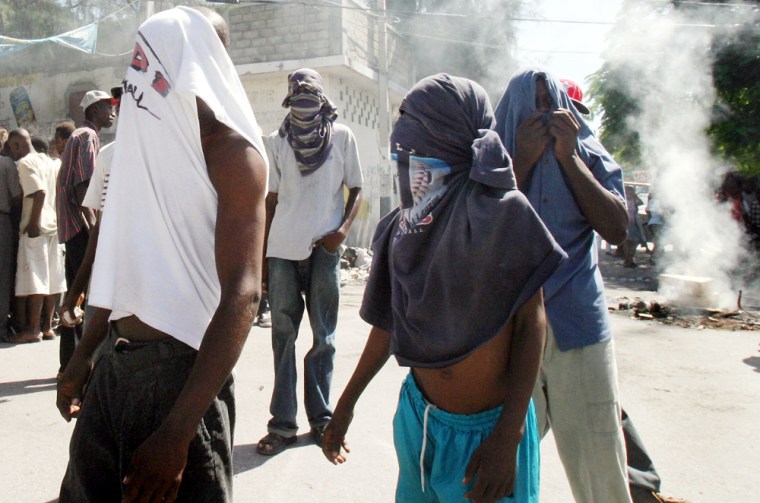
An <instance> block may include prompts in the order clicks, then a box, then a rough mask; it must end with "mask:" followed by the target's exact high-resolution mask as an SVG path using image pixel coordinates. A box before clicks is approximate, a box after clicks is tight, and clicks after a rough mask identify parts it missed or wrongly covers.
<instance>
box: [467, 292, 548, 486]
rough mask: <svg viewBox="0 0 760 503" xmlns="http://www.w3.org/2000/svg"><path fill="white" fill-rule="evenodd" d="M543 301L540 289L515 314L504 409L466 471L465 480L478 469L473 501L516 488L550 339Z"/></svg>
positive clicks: (473, 475)
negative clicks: (530, 410)
mask: <svg viewBox="0 0 760 503" xmlns="http://www.w3.org/2000/svg"><path fill="white" fill-rule="evenodd" d="M543 301H544V299H543V293H542V292H541V290H539V291H538V292H537V293H536V294H535V295H533V297H532V298H531V299H530V300H528V302H526V303H525V304H524V305H523V306H522V307H521V308H520V309H519V310H518V311H517V313H516V314H515V318H514V321H513V323H514V325H513V333H512V341H511V344H510V349H509V368H508V369H507V379H508V381H507V382H509V388H508V391H507V394H506V396H505V398H504V409H503V411H502V413H501V416H500V417H499V421H498V423H496V426H495V427H494V429H493V431H492V432H491V435H490V436H489V437H488V438H487V439H486V440H485V441H483V443H482V444H481V445H480V447H478V449H477V450H476V451H475V452H474V453H473V455H472V457H471V458H470V462H469V464H468V465H467V470H466V472H465V480H464V483H465V484H469V483H470V482H471V481H472V479H473V477H475V474H476V473H477V479H476V482H475V486H474V487H473V488H472V490H471V491H469V492H468V493H467V494H465V497H466V498H468V499H472V500H473V501H494V500H498V499H500V498H503V497H505V496H508V495H509V494H511V492H512V491H513V489H514V482H515V470H516V462H517V447H518V445H519V444H520V441H521V440H522V437H523V432H524V426H525V414H526V412H527V410H528V404H529V403H530V397H531V395H532V394H533V388H534V386H535V384H536V379H537V377H538V372H539V369H540V367H541V357H542V354H543V351H544V344H545V342H546V316H545V313H544V303H543Z"/></svg>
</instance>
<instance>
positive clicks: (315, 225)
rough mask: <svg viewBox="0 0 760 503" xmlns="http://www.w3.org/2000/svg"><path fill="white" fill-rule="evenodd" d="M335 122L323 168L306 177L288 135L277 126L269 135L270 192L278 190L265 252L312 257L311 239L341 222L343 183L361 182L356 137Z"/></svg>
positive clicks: (357, 184)
mask: <svg viewBox="0 0 760 503" xmlns="http://www.w3.org/2000/svg"><path fill="white" fill-rule="evenodd" d="M333 127H334V129H333V138H332V139H333V143H332V148H331V149H330V154H329V155H328V157H327V159H326V160H325V162H324V164H322V166H320V167H319V169H317V170H316V171H315V172H313V173H310V174H308V175H306V176H304V175H302V174H301V172H300V171H299V169H298V165H297V164H296V156H295V154H294V153H293V149H292V148H291V146H290V144H289V143H288V139H287V137H281V136H280V135H279V133H278V131H275V132H274V133H272V134H271V135H269V136H268V137H267V153H268V155H269V165H270V172H269V192H276V193H277V208H276V210H275V212H274V219H273V220H272V227H271V229H270V230H269V241H268V244H267V257H277V258H283V259H287V260H303V259H305V258H308V257H309V256H310V255H311V251H312V244H313V243H314V242H315V241H317V240H318V239H319V238H321V237H322V236H324V235H325V234H329V233H330V232H333V231H336V230H337V229H338V228H339V227H340V226H341V224H342V223H343V213H344V212H345V204H344V199H343V187H344V186H345V187H348V188H357V187H361V186H362V183H363V178H362V170H361V164H360V163H359V149H358V148H357V145H356V139H355V138H354V135H353V133H352V132H351V130H350V129H349V128H348V127H346V126H344V125H343V124H337V123H336V124H333Z"/></svg>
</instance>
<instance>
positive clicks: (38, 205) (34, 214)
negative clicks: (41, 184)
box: [22, 190, 45, 238]
mask: <svg viewBox="0 0 760 503" xmlns="http://www.w3.org/2000/svg"><path fill="white" fill-rule="evenodd" d="M26 197H30V198H32V211H31V213H30V215H29V223H28V224H27V225H26V229H23V231H22V232H25V233H26V235H27V236H29V237H30V238H36V237H38V236H39V235H40V215H42V206H43V205H44V204H45V191H43V190H38V191H37V192H35V193H34V194H29V195H28V196H26Z"/></svg>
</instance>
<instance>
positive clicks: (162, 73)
mask: <svg viewBox="0 0 760 503" xmlns="http://www.w3.org/2000/svg"><path fill="white" fill-rule="evenodd" d="M137 34H138V36H139V37H140V38H141V39H142V43H140V42H139V41H138V42H136V43H135V50H134V52H133V53H132V62H131V63H130V64H129V66H130V68H132V69H133V70H135V71H137V72H140V73H148V71H149V70H153V72H154V74H153V82H151V87H152V88H153V89H154V90H155V91H156V92H157V93H158V94H160V95H161V96H162V97H164V98H166V97H167V96H168V95H169V93H171V91H172V85H171V82H169V80H168V79H167V77H166V75H167V72H166V68H165V67H164V65H163V63H161V59H160V58H159V57H158V55H157V54H156V52H155V51H154V50H153V48H152V47H151V46H150V43H149V42H148V40H147V39H146V38H145V36H144V35H143V34H142V33H140V32H138V33H137ZM143 46H144V47H146V48H147V49H148V50H149V51H150V52H151V54H152V56H153V58H154V59H155V63H153V64H154V65H155V66H159V67H160V68H159V69H156V68H153V69H151V68H150V67H151V63H150V61H149V60H148V55H147V53H146V52H145V49H144V48H143ZM122 85H123V87H124V94H127V95H130V96H132V99H133V100H135V104H136V105H137V108H139V109H141V110H145V111H146V112H148V113H149V114H151V115H152V116H153V117H155V118H156V119H160V117H159V116H157V115H156V114H155V113H153V112H152V111H151V110H150V109H149V108H148V107H147V106H146V105H145V104H144V103H143V98H144V97H145V92H144V91H143V90H141V89H139V88H138V86H137V84H133V83H131V82H129V81H127V80H125V81H124V82H123V83H122Z"/></svg>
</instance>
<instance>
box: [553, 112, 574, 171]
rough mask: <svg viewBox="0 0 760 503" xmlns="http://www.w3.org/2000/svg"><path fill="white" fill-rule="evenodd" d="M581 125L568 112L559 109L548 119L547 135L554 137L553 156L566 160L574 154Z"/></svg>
mask: <svg viewBox="0 0 760 503" xmlns="http://www.w3.org/2000/svg"><path fill="white" fill-rule="evenodd" d="M580 129H581V125H580V124H579V123H578V120H577V119H576V118H575V116H574V115H573V113H572V112H571V111H570V110H566V109H564V108H560V109H559V110H557V111H555V112H552V114H551V117H550V118H549V133H550V134H551V135H552V136H553V137H554V140H555V141H554V155H555V156H556V157H557V159H568V158H570V156H572V155H573V154H574V153H575V145H576V143H577V142H578V132H579V131H580Z"/></svg>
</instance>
